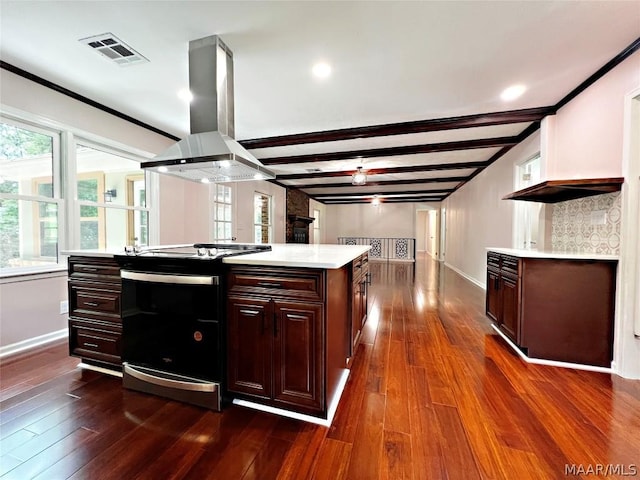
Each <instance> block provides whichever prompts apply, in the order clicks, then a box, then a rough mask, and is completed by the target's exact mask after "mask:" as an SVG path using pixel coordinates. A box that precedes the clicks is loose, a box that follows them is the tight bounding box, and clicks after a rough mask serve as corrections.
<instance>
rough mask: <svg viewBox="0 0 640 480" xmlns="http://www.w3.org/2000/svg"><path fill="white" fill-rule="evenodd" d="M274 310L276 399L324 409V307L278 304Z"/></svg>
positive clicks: (292, 303) (317, 305) (287, 303)
mask: <svg viewBox="0 0 640 480" xmlns="http://www.w3.org/2000/svg"><path fill="white" fill-rule="evenodd" d="M274 307H275V308H274V317H275V318H274V323H273V327H274V328H273V333H272V334H273V336H274V352H273V353H274V355H273V373H274V392H273V393H274V395H273V397H274V400H275V401H276V402H277V403H280V402H283V403H286V404H294V405H296V406H302V407H308V408H310V409H312V410H313V409H316V410H321V409H322V408H323V407H324V392H323V390H322V385H323V381H324V368H323V365H324V346H323V344H324V328H323V325H324V322H323V321H322V320H323V317H322V315H323V308H322V305H319V304H316V305H314V304H303V303H297V302H285V301H276V302H275V303H274ZM283 407H285V406H284V405H283Z"/></svg>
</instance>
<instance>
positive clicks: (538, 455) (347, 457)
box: [0, 257, 640, 480]
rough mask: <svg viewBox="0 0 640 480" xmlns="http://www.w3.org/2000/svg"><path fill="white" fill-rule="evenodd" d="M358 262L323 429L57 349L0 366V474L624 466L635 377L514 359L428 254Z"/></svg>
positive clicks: (155, 475) (417, 474)
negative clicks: (172, 395) (365, 275)
mask: <svg viewBox="0 0 640 480" xmlns="http://www.w3.org/2000/svg"><path fill="white" fill-rule="evenodd" d="M371 267H372V274H373V285H372V287H371V290H370V318H369V321H368V322H367V324H366V326H365V328H364V332H363V337H362V338H363V340H362V343H361V345H360V346H359V349H358V352H357V354H356V358H355V361H354V364H353V369H352V372H351V375H350V378H349V381H348V383H347V386H346V389H345V392H344V395H343V397H342V401H341V403H340V405H339V407H338V411H337V413H336V417H335V419H334V422H333V424H332V426H331V427H330V428H324V427H319V426H316V425H311V424H307V423H303V422H300V421H296V420H291V419H286V418H281V417H277V416H274V415H271V414H266V413H261V412H255V411H253V410H248V409H244V408H242V407H237V406H231V407H229V408H227V409H225V411H224V412H223V413H216V412H210V411H207V410H204V409H200V408H198V407H193V406H189V405H183V404H180V403H176V402H172V401H169V400H165V399H162V398H158V397H153V396H150V395H145V394H142V393H137V392H132V391H128V390H124V389H122V388H121V386H120V381H119V379H117V378H113V377H109V376H105V375H102V374H99V373H95V372H90V371H86V370H85V371H83V370H80V369H77V368H76V365H77V363H78V360H77V359H73V358H69V357H68V356H67V350H66V348H67V347H66V345H59V346H54V347H51V348H47V349H44V350H41V351H39V352H35V353H33V354H31V355H29V356H28V357H23V358H19V359H14V360H9V361H6V362H4V363H3V364H1V365H0V399H1V402H0V437H1V441H0V478H2V479H19V480H24V479H28V478H36V479H46V480H51V479H66V478H72V479H87V480H88V479H91V480H96V479H118V480H122V479H150V480H151V479H153V480H157V479H198V480H199V479H206V478H211V479H214V478H215V479H224V480H227V479H230V480H233V479H245V480H248V479H260V480H267V479H296V480H300V479H330V480H340V479H353V480H368V479H393V480H395V479H415V480H418V479H454V480H458V479H461V480H468V479H536V480H540V479H559V478H589V477H593V476H597V478H629V477H630V476H631V475H630V474H632V473H634V472H635V475H636V476H638V477H640V382H639V381H631V380H625V379H622V378H620V377H617V376H613V375H606V374H602V373H591V372H584V371H577V370H569V369H561V368H554V367H544V366H536V365H528V364H526V363H523V362H522V361H521V360H520V359H519V357H518V356H517V355H515V354H514V353H513V352H512V351H511V350H510V349H509V347H508V346H507V345H505V343H504V342H503V341H502V339H501V338H500V337H498V336H497V335H496V334H495V333H494V332H493V330H492V329H491V328H490V323H489V321H488V320H487V318H486V317H485V315H484V292H483V291H482V290H481V289H479V288H478V287H476V286H475V285H473V284H471V283H469V282H468V281H466V280H465V279H463V278H462V277H460V276H459V275H457V274H456V273H454V272H453V271H451V270H450V269H447V268H446V267H443V266H441V265H439V264H438V263H436V262H433V261H432V260H430V259H428V258H424V257H420V258H419V260H418V263H417V265H416V269H415V274H414V271H413V268H412V266H411V265H405V264H389V265H388V264H380V263H372V265H371ZM567 466H568V467H567ZM572 466H575V467H572ZM607 466H608V467H607ZM566 468H568V469H569V470H568V471H567V470H566ZM571 468H574V470H571ZM580 468H582V470H580ZM589 468H591V469H593V470H592V471H594V472H595V471H596V469H597V468H603V469H604V468H609V469H610V471H609V474H608V475H607V474H603V473H602V471H600V474H599V475H595V474H594V475H588V473H589ZM611 470H613V473H611ZM571 472H573V473H571ZM580 472H583V474H582V475H580V474H579V473H580ZM567 473H568V475H567ZM631 478H633V476H631Z"/></svg>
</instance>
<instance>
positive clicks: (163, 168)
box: [158, 166, 169, 173]
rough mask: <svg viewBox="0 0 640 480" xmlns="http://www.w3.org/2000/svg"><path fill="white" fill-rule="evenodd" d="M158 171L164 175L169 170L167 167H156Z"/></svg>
mask: <svg viewBox="0 0 640 480" xmlns="http://www.w3.org/2000/svg"><path fill="white" fill-rule="evenodd" d="M158 171H159V172H161V173H165V172H168V171H169V169H168V168H167V167H165V166H162V167H158Z"/></svg>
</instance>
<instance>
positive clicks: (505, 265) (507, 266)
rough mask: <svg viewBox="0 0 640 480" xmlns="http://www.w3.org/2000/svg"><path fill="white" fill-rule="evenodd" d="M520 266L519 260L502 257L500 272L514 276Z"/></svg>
mask: <svg viewBox="0 0 640 480" xmlns="http://www.w3.org/2000/svg"><path fill="white" fill-rule="evenodd" d="M519 265H520V260H519V259H518V258H516V257H508V256H503V257H502V270H503V271H505V270H506V271H507V272H511V273H514V274H516V275H517V274H518V266H519Z"/></svg>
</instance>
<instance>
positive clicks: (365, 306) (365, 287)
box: [361, 270, 369, 327]
mask: <svg viewBox="0 0 640 480" xmlns="http://www.w3.org/2000/svg"><path fill="white" fill-rule="evenodd" d="M368 293H369V271H368V270H367V271H365V272H364V275H363V276H362V295H361V304H362V312H361V315H362V326H363V327H364V324H365V323H366V321H367V317H368V315H369V303H368Z"/></svg>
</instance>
